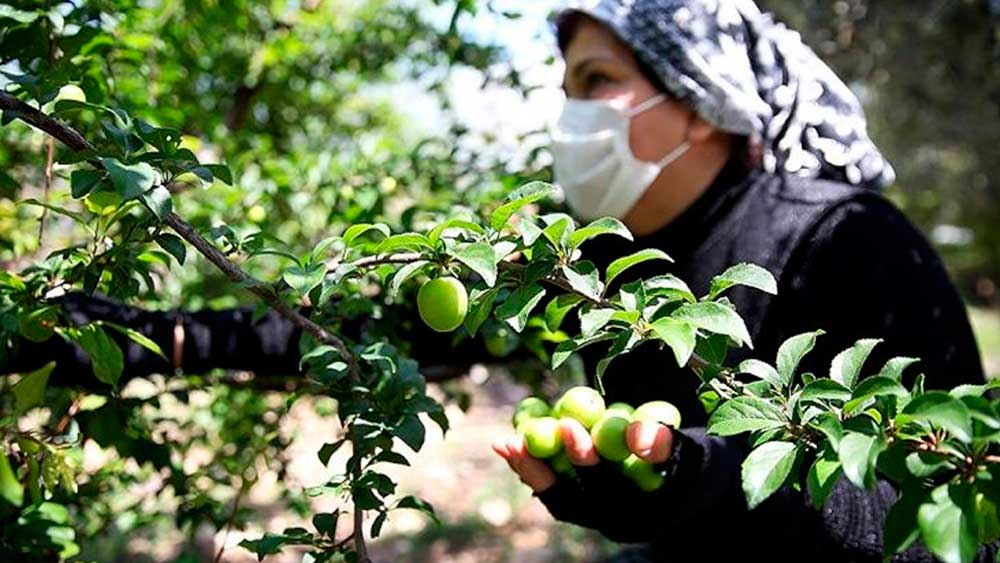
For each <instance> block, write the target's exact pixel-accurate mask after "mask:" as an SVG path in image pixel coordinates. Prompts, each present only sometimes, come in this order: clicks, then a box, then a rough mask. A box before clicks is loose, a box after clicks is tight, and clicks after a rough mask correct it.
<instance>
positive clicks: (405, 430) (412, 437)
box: [392, 415, 426, 452]
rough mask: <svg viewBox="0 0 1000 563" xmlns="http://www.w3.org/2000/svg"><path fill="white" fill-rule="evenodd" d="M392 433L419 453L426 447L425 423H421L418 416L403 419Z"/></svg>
mask: <svg viewBox="0 0 1000 563" xmlns="http://www.w3.org/2000/svg"><path fill="white" fill-rule="evenodd" d="M392 433H393V434H394V435H395V436H396V437H397V438H399V439H400V440H402V441H403V442H404V443H405V444H406V445H407V446H410V449H412V450H413V451H415V452H419V451H420V448H422V447H423V445H424V435H425V433H426V431H425V429H424V423H422V422H420V418H419V417H418V416H417V415H408V416H405V417H403V421H402V422H400V423H399V425H397V426H396V428H394V429H393V431H392Z"/></svg>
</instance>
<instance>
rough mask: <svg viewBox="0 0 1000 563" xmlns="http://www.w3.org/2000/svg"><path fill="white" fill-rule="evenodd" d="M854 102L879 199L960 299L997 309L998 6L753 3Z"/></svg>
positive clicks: (979, 0)
mask: <svg viewBox="0 0 1000 563" xmlns="http://www.w3.org/2000/svg"><path fill="white" fill-rule="evenodd" d="M759 4H760V5H761V7H762V8H763V9H767V10H772V11H774V13H775V15H777V16H778V19H780V20H781V21H784V22H786V23H787V24H788V25H789V27H791V28H792V29H796V30H798V31H800V32H801V34H802V36H803V39H804V40H805V41H806V42H807V43H808V44H809V45H810V46H812V47H813V49H814V50H816V52H817V54H819V55H820V56H821V57H823V59H824V60H826V61H827V62H829V63H830V65H831V66H832V67H833V68H834V69H835V70H836V72H837V73H838V74H839V75H840V76H841V78H843V79H844V81H845V82H847V83H848V84H849V85H851V86H852V88H853V89H854V90H855V91H856V92H860V93H861V96H860V97H861V99H862V101H863V103H864V106H865V110H866V113H867V116H868V120H869V130H870V132H871V134H872V136H873V138H874V139H875V141H876V142H877V143H878V145H879V147H880V148H881V149H882V150H883V151H884V152H885V154H886V156H887V158H888V159H889V161H890V162H891V163H892V164H893V166H894V167H895V168H896V172H897V176H898V179H897V181H896V184H895V185H894V186H893V187H891V188H889V191H888V194H889V195H890V197H892V198H893V199H894V200H896V201H897V202H898V203H899V204H900V205H901V206H902V207H903V209H904V210H905V211H906V213H907V215H908V216H909V217H910V218H911V219H913V220H914V221H915V222H916V223H917V224H919V225H920V227H921V228H922V230H923V231H924V232H925V233H927V234H928V236H929V238H930V239H931V240H932V241H933V242H934V243H936V245H937V247H938V249H939V250H940V251H941V253H942V255H943V256H944V258H945V260H946V262H947V264H948V266H949V267H950V269H951V271H952V273H953V274H954V275H955V279H956V282H958V283H960V284H961V285H962V289H963V290H964V293H965V294H966V295H967V296H977V297H979V298H980V299H985V300H992V301H994V302H1000V292H998V290H997V285H998V284H1000V159H998V158H997V156H998V155H1000V149H998V147H1000V4H998V3H997V2H995V1H993V0H957V1H953V0H931V1H928V2H920V3H919V4H900V3H898V2H877V1H874V0H837V1H836V2H829V1H826V0H760V2H759Z"/></svg>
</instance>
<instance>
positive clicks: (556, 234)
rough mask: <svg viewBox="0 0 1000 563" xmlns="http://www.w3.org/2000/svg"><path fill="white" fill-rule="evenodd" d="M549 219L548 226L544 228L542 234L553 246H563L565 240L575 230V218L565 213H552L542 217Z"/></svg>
mask: <svg viewBox="0 0 1000 563" xmlns="http://www.w3.org/2000/svg"><path fill="white" fill-rule="evenodd" d="M542 219H543V220H546V221H548V226H547V227H545V228H544V229H542V235H543V236H544V237H545V238H546V239H548V241H549V242H550V243H552V247H553V248H557V249H558V248H563V242H564V240H565V239H566V238H567V237H568V236H569V235H570V234H571V233H572V232H573V229H574V228H575V227H574V225H575V223H574V222H573V218H572V217H570V216H569V215H566V214H565V213H550V214H548V215H545V216H543V217H542Z"/></svg>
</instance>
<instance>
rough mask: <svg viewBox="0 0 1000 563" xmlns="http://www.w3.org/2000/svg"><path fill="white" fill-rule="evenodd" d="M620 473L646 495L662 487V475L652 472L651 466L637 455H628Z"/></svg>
mask: <svg viewBox="0 0 1000 563" xmlns="http://www.w3.org/2000/svg"><path fill="white" fill-rule="evenodd" d="M622 472H623V473H624V474H625V476H626V477H628V478H629V479H631V480H632V482H634V483H635V484H636V485H638V487H639V488H640V489H642V490H643V491H646V492H647V493H649V492H652V491H655V490H656V489H659V488H660V487H662V486H663V482H664V480H665V479H664V478H663V476H662V475H659V474H657V473H656V472H655V471H653V464H652V463H649V462H648V461H646V460H644V459H642V458H641V457H639V456H637V455H630V456H628V457H627V458H625V461H623V462H622Z"/></svg>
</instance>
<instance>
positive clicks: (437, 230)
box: [427, 219, 486, 246]
mask: <svg viewBox="0 0 1000 563" xmlns="http://www.w3.org/2000/svg"><path fill="white" fill-rule="evenodd" d="M449 229H458V230H462V231H471V232H473V233H476V234H477V235H485V234H486V231H485V230H484V229H483V228H482V227H481V226H479V225H477V224H476V223H473V222H472V221H466V220H465V219H448V220H447V221H445V222H443V223H441V224H440V225H438V226H436V227H434V228H433V229H431V232H429V233H427V240H429V241H431V244H432V245H434V246H437V243H438V241H440V240H441V236H442V235H444V234H445V232H446V231H448V230H449Z"/></svg>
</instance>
